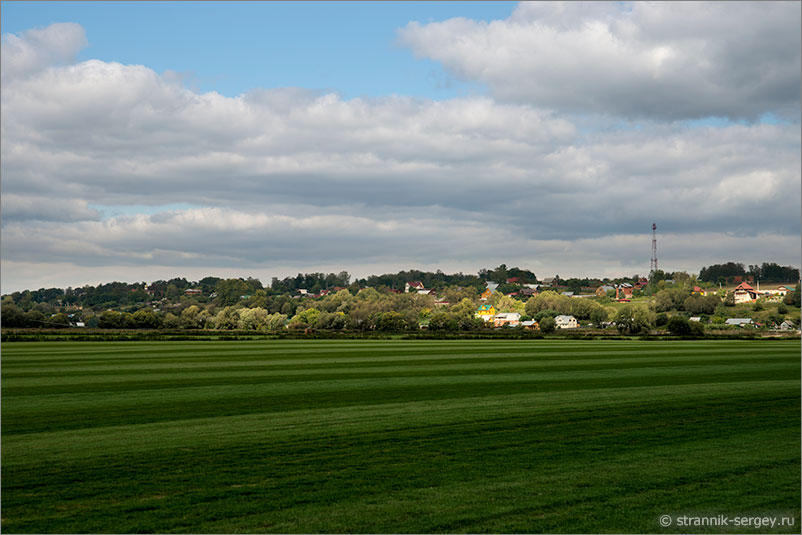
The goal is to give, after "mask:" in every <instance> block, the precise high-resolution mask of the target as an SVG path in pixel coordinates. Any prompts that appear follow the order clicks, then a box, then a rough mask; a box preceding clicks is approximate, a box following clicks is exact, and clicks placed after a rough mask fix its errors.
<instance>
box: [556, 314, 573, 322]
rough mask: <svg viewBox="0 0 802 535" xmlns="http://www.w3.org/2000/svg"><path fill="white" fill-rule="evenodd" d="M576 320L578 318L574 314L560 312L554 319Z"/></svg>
mask: <svg viewBox="0 0 802 535" xmlns="http://www.w3.org/2000/svg"><path fill="white" fill-rule="evenodd" d="M571 320H574V321H576V318H575V317H573V316H566V315H565V314H560V315H559V316H555V317H554V321H571Z"/></svg>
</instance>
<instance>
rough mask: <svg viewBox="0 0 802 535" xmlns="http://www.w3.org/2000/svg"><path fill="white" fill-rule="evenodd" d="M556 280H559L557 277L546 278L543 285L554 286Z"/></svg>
mask: <svg viewBox="0 0 802 535" xmlns="http://www.w3.org/2000/svg"><path fill="white" fill-rule="evenodd" d="M556 279H557V277H546V278H545V279H543V285H544V286H554V281H555V280H556Z"/></svg>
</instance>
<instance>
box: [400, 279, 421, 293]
mask: <svg viewBox="0 0 802 535" xmlns="http://www.w3.org/2000/svg"><path fill="white" fill-rule="evenodd" d="M411 290H414V291H418V290H423V283H422V282H420V281H412V282H408V283H406V284H405V285H404V293H409V292H410V291H411Z"/></svg>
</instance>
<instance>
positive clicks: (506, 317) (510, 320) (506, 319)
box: [493, 312, 521, 327]
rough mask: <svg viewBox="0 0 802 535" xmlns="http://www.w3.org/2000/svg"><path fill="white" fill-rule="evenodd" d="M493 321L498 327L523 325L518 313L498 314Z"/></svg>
mask: <svg viewBox="0 0 802 535" xmlns="http://www.w3.org/2000/svg"><path fill="white" fill-rule="evenodd" d="M493 320H494V325H495V326H496V327H504V326H505V325H509V326H510V327H517V326H518V325H519V324H520V323H521V315H520V314H518V313H517V312H502V313H500V314H496V315H495V316H494V317H493Z"/></svg>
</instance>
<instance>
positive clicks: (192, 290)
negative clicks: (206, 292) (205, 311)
mask: <svg viewBox="0 0 802 535" xmlns="http://www.w3.org/2000/svg"><path fill="white" fill-rule="evenodd" d="M184 293H185V294H186V295H201V294H202V293H203V290H200V289H198V288H188V289H186V290H184Z"/></svg>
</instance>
